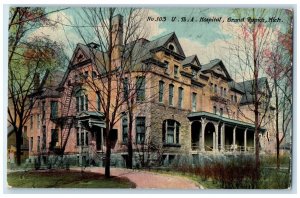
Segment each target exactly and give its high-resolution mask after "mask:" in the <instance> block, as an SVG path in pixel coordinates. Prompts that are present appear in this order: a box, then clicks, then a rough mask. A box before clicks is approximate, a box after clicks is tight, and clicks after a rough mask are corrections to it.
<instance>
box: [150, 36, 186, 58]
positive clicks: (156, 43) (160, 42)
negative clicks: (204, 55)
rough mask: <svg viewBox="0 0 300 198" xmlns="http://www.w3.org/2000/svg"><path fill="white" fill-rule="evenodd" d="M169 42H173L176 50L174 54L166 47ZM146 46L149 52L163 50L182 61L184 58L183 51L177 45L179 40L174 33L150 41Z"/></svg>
mask: <svg viewBox="0 0 300 198" xmlns="http://www.w3.org/2000/svg"><path fill="white" fill-rule="evenodd" d="M171 41H173V42H174V44H175V45H176V48H177V51H176V52H173V51H171V50H169V49H168V46H167V45H168V44H169V43H170V42H171ZM146 46H147V48H148V49H150V51H151V52H155V51H159V50H161V49H163V50H165V51H167V52H169V53H171V54H173V55H178V58H180V59H182V60H183V59H184V58H185V54H184V51H183V49H182V47H181V45H180V43H179V40H178V38H177V36H176V34H175V32H172V33H169V34H167V35H164V36H162V37H159V38H157V39H155V40H153V41H150V42H149V43H147V45H146Z"/></svg>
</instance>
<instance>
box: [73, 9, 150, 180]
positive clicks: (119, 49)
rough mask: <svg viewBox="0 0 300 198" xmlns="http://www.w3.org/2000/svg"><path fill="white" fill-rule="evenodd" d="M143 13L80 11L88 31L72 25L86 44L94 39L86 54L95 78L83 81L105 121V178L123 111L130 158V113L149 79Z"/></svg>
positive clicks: (99, 10) (142, 99)
mask: <svg viewBox="0 0 300 198" xmlns="http://www.w3.org/2000/svg"><path fill="white" fill-rule="evenodd" d="M143 12H144V11H143V10H141V9H133V8H83V9H82V10H81V11H80V12H78V16H79V19H80V22H83V23H84V24H85V26H86V27H87V28H82V25H81V24H80V22H79V21H76V22H75V23H76V27H77V28H76V30H77V32H78V33H79V35H80V36H81V38H82V40H84V42H85V43H86V44H87V43H88V42H86V41H87V40H89V39H94V40H95V43H94V44H92V45H89V49H90V50H89V51H90V56H91V57H92V59H93V60H94V65H95V67H94V68H93V69H94V70H95V71H96V72H97V74H98V78H97V79H87V80H86V81H85V82H86V84H87V85H88V87H89V88H90V89H91V90H92V91H93V92H94V93H97V94H98V96H99V98H100V100H101V111H103V112H102V113H103V114H104V118H105V125H106V128H105V132H104V134H105V144H106V153H105V176H106V177H109V176H110V157H111V148H112V144H113V142H112V139H111V134H112V133H113V129H114V127H115V124H116V123H117V122H118V121H119V120H120V119H121V118H122V117H123V116H124V112H125V113H128V114H129V118H130V121H129V125H130V130H129V132H128V149H129V155H132V132H131V131H132V121H133V119H132V110H133V109H134V108H136V106H137V104H138V103H139V102H140V103H143V102H145V84H146V81H147V80H148V78H149V77H148V76H147V75H145V74H146V71H148V70H149V67H148V65H147V64H144V63H142V62H141V60H142V58H143V57H144V56H145V50H144V49H143V41H144V40H143V39H142V38H144V37H145V35H146V33H145V32H144V31H143V27H142V17H141V16H142V15H143ZM123 16H124V17H125V18H123ZM86 30H88V31H86ZM137 45H139V47H136V46H137ZM133 72H134V73H133ZM125 80H127V85H128V87H127V88H125V89H127V91H125V92H126V93H125V92H124V90H125V89H124V81H125ZM124 94H126V95H125V97H124ZM130 158H132V156H131V157H130ZM131 166H132V165H131Z"/></svg>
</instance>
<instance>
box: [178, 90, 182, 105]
mask: <svg viewBox="0 0 300 198" xmlns="http://www.w3.org/2000/svg"><path fill="white" fill-rule="evenodd" d="M182 97H183V88H182V87H179V88H178V108H182Z"/></svg>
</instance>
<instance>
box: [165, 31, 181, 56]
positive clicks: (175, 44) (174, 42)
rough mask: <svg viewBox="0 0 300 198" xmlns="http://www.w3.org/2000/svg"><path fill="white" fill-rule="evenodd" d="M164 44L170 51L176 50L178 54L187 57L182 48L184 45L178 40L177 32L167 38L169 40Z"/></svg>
mask: <svg viewBox="0 0 300 198" xmlns="http://www.w3.org/2000/svg"><path fill="white" fill-rule="evenodd" d="M163 46H164V47H165V48H167V49H168V50H169V51H171V52H174V53H176V54H179V55H181V56H183V57H185V54H184V52H183V49H182V47H181V45H180V43H179V40H178V38H177V36H176V34H175V33H173V34H172V36H171V37H170V38H169V39H168V40H167V42H166V43H165V44H164V45H163ZM172 48H173V49H172Z"/></svg>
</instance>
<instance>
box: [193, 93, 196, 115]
mask: <svg viewBox="0 0 300 198" xmlns="http://www.w3.org/2000/svg"><path fill="white" fill-rule="evenodd" d="M196 108H197V93H194V92H193V94H192V111H193V112H195V111H196Z"/></svg>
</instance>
